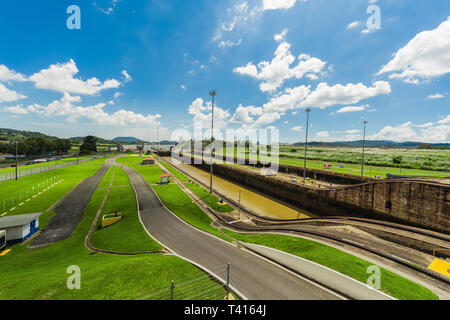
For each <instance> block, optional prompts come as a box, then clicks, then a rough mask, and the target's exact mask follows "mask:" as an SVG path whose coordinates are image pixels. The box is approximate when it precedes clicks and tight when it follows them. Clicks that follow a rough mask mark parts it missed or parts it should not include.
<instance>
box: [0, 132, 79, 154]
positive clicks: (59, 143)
mask: <svg viewBox="0 0 450 320" xmlns="http://www.w3.org/2000/svg"><path fill="white" fill-rule="evenodd" d="M71 147H72V143H71V142H70V141H69V140H67V139H58V138H55V139H45V138H42V137H28V138H26V139H22V140H18V142H17V153H18V154H19V155H25V156H27V157H31V156H40V155H44V154H55V153H56V154H63V153H66V152H68V151H69V150H70V148H71ZM0 153H9V154H16V142H15V141H9V142H8V143H7V144H4V145H0Z"/></svg>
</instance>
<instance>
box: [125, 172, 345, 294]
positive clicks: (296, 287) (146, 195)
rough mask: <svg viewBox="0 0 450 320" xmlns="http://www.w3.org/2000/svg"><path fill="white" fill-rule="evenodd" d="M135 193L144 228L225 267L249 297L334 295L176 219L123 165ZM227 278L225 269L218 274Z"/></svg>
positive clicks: (189, 255)
mask: <svg viewBox="0 0 450 320" xmlns="http://www.w3.org/2000/svg"><path fill="white" fill-rule="evenodd" d="M123 169H124V170H125V171H126V172H127V174H128V176H129V177H130V180H131V182H132V184H133V185H134V188H135V190H136V193H137V198H138V201H139V211H140V212H139V214H140V217H141V220H142V222H143V224H144V227H145V228H146V229H147V231H148V232H149V233H150V234H151V235H152V236H153V237H154V238H155V239H157V240H158V241H159V242H161V243H162V244H163V245H164V246H166V247H167V248H168V249H170V250H171V251H172V252H174V253H176V254H178V255H180V256H182V257H183V258H185V259H188V260H190V261H192V262H194V263H196V264H199V265H201V266H202V267H204V268H206V269H208V270H219V269H223V270H225V266H226V264H227V263H228V262H229V263H230V266H231V267H230V270H231V279H232V281H233V283H234V284H235V286H236V287H237V289H238V290H239V291H240V292H241V293H242V294H243V295H245V296H246V297H247V298H248V299H251V300H268V299H274V300H276V299H282V300H324V299H326V300H331V299H338V298H339V297H337V296H336V295H334V294H332V293H331V292H329V291H327V290H325V289H323V288H320V287H318V286H316V285H314V284H312V283H310V282H308V281H306V280H303V279H301V278H299V277H297V276H295V275H293V274H291V273H289V272H287V271H284V270H283V269H281V268H279V267H277V266H275V265H273V264H271V263H269V262H267V261H265V260H263V259H261V258H259V257H257V256H255V255H253V254H251V253H249V252H247V251H244V250H242V249H238V248H236V247H235V246H232V245H229V244H227V243H225V242H224V241H221V240H219V239H217V238H215V237H211V236H210V235H208V234H205V233H203V232H201V231H199V230H197V229H195V228H193V227H191V226H189V225H187V224H186V223H184V222H183V221H181V220H180V219H178V218H177V217H176V216H175V215H174V214H172V213H171V212H170V211H168V210H167V209H166V208H165V207H164V206H163V205H162V204H161V202H160V201H159V199H158V197H157V196H156V194H155V193H154V191H153V190H152V189H151V188H150V186H149V185H148V184H147V182H146V181H145V180H144V179H143V178H142V177H141V176H140V175H139V174H138V173H137V172H136V171H135V170H133V169H131V168H129V167H126V166H123ZM217 275H218V276H219V277H221V278H222V279H223V280H225V279H226V274H225V271H223V272H220V273H218V274H217Z"/></svg>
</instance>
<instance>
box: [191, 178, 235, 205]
mask: <svg viewBox="0 0 450 320" xmlns="http://www.w3.org/2000/svg"><path fill="white" fill-rule="evenodd" d="M185 185H186V186H187V187H188V188H189V189H191V190H192V191H193V192H194V193H195V194H196V195H197V196H198V197H200V199H202V201H204V202H205V203H206V204H207V205H208V206H210V207H211V208H213V209H214V210H216V211H219V212H231V211H233V210H234V209H233V208H232V207H230V206H229V205H228V204H220V202H219V198H217V197H216V196H213V195H210V194H209V191H207V190H205V189H203V188H202V187H201V186H199V185H197V184H196V183H193V182H191V183H185Z"/></svg>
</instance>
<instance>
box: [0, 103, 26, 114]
mask: <svg viewBox="0 0 450 320" xmlns="http://www.w3.org/2000/svg"><path fill="white" fill-rule="evenodd" d="M3 112H9V113H13V114H17V115H21V114H28V113H29V111H28V110H27V109H25V108H24V107H23V106H22V105H21V104H19V105H17V106H11V107H4V108H3Z"/></svg>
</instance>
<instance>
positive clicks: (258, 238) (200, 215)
mask: <svg viewBox="0 0 450 320" xmlns="http://www.w3.org/2000/svg"><path fill="white" fill-rule="evenodd" d="M149 174H150V173H147V175H149ZM143 177H144V178H146V179H149V177H148V176H146V175H144V174H143ZM152 188H153V189H154V190H155V192H156V193H157V194H158V196H159V197H160V199H161V201H163V203H164V205H165V206H166V207H167V208H168V209H169V210H170V211H172V212H173V213H174V214H176V215H177V216H178V217H179V218H181V219H183V220H184V221H186V222H187V223H189V224H191V225H192V226H194V227H197V228H199V229H201V230H203V231H206V232H209V233H211V234H213V235H215V236H217V237H219V238H221V239H224V240H226V241H230V239H229V238H228V237H225V236H224V235H223V234H222V233H220V231H219V230H218V229H216V228H214V227H212V226H211V225H210V224H211V223H212V219H211V218H210V217H209V216H207V215H206V214H205V213H204V212H203V211H202V210H201V209H200V208H199V207H198V206H197V205H196V204H195V203H194V202H193V201H192V200H191V199H190V198H189V196H188V195H187V194H186V193H184V192H183V190H181V188H180V187H178V185H161V186H152ZM222 231H223V233H224V234H226V235H228V236H230V237H231V238H234V239H236V240H239V241H242V242H248V243H254V244H259V245H264V246H267V247H271V248H274V249H278V250H281V251H284V252H287V253H291V254H293V255H297V256H299V257H302V258H305V259H307V260H310V261H313V262H316V263H318V264H320V265H323V266H326V267H328V268H330V269H333V270H335V271H337V272H340V273H343V274H345V275H347V276H349V277H351V278H353V279H356V280H358V281H360V282H362V283H366V281H367V279H368V277H369V276H370V274H368V273H367V268H368V267H369V266H371V265H373V264H372V263H370V262H368V261H365V260H363V259H360V258H358V257H355V256H353V255H351V254H348V253H346V252H343V251H341V250H338V249H336V248H333V247H330V246H327V245H324V244H321V243H319V242H315V241H311V240H307V239H302V238H298V237H293V236H287V235H286V236H285V235H275V234H255V235H253V234H251V235H244V234H239V233H236V232H232V231H230V230H227V229H222ZM380 270H381V290H382V291H383V292H385V293H386V294H389V295H391V296H393V297H394V298H397V299H401V300H437V299H438V297H437V296H436V295H435V294H434V293H433V292H432V291H431V290H429V289H427V288H424V287H422V286H420V285H419V284H416V283H414V282H412V281H410V280H407V279H405V278H403V277H401V276H399V275H397V274H395V273H393V272H391V271H388V270H386V269H383V268H380Z"/></svg>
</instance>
